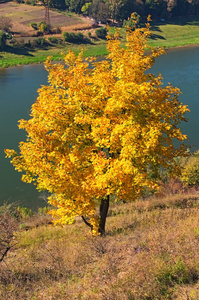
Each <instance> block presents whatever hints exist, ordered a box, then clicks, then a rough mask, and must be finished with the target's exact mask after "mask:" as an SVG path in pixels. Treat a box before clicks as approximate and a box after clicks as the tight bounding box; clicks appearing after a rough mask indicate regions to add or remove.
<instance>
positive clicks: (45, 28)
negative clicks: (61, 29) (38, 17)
mask: <svg viewBox="0 0 199 300" xmlns="http://www.w3.org/2000/svg"><path fill="white" fill-rule="evenodd" d="M38 29H39V31H40V32H42V33H48V32H50V25H49V24H46V23H45V22H40V23H39V25H38Z"/></svg>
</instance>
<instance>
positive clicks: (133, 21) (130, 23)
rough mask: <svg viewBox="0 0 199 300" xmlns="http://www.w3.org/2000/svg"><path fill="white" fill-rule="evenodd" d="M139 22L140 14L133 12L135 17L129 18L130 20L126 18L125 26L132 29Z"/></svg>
mask: <svg viewBox="0 0 199 300" xmlns="http://www.w3.org/2000/svg"><path fill="white" fill-rule="evenodd" d="M139 22H140V15H138V14H137V13H136V12H135V13H133V17H131V18H129V19H128V20H124V22H123V27H130V28H131V29H134V27H135V24H139Z"/></svg>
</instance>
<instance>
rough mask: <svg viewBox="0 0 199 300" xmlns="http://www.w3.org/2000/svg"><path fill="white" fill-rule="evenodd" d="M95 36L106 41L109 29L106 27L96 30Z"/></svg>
mask: <svg viewBox="0 0 199 300" xmlns="http://www.w3.org/2000/svg"><path fill="white" fill-rule="evenodd" d="M95 34H96V36H97V37H98V38H100V39H105V38H106V36H107V29H106V27H101V28H98V29H96V30H95Z"/></svg>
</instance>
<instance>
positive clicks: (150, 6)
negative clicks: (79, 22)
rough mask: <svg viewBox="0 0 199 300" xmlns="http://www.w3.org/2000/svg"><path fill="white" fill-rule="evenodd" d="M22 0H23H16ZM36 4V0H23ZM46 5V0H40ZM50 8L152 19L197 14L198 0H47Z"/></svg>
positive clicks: (117, 17)
mask: <svg viewBox="0 0 199 300" xmlns="http://www.w3.org/2000/svg"><path fill="white" fill-rule="evenodd" d="M17 1H23V0H17ZM24 1H25V2H28V1H29V2H30V3H29V4H36V1H37V0H24ZM42 2H43V4H44V5H46V3H47V0H42ZM48 3H49V6H50V8H56V9H60V10H68V11H69V12H75V13H77V14H82V13H83V14H84V15H87V16H89V17H93V18H94V19H95V20H96V21H101V22H106V21H107V20H108V19H112V20H113V21H117V22H120V21H123V20H125V19H126V20H127V19H128V18H129V17H130V15H131V13H132V12H137V13H138V14H139V15H140V16H141V18H145V17H146V16H148V15H151V16H152V19H153V20H158V19H169V18H172V17H179V16H190V15H199V0H48Z"/></svg>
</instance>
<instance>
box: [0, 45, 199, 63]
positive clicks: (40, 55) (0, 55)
mask: <svg viewBox="0 0 199 300" xmlns="http://www.w3.org/2000/svg"><path fill="white" fill-rule="evenodd" d="M149 44H150V43H149ZM84 47H85V45H78V46H77V47H76V49H75V45H71V49H70V48H69V47H68V45H67V47H66V48H65V49H64V48H61V47H60V48H56V51H55V49H49V50H38V51H37V52H36V55H35V56H34V57H26V56H25V57H24V55H22V57H20V55H16V54H13V57H10V54H9V53H7V52H0V69H5V68H9V67H19V66H24V65H32V64H43V63H44V62H45V61H46V59H47V57H48V56H52V61H57V62H58V61H62V60H63V55H65V54H67V52H68V51H69V50H71V51H74V52H75V53H76V54H78V52H79V51H80V49H81V48H84ZM156 47H160V46H155V47H154V48H156ZM161 47H162V46H161ZM196 47H199V44H184V45H178V46H170V47H166V46H165V47H163V48H165V50H166V51H170V50H179V49H185V48H196ZM45 52H46V53H45ZM53 52H55V53H54V55H53ZM63 52H65V53H64V54H62V53H63ZM107 54H108V52H107V49H106V44H105V43H104V44H100V45H94V46H93V49H92V48H91V46H89V47H87V48H86V47H85V51H84V56H85V58H86V57H89V56H95V57H100V56H106V55H107ZM8 56H9V57H8Z"/></svg>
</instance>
